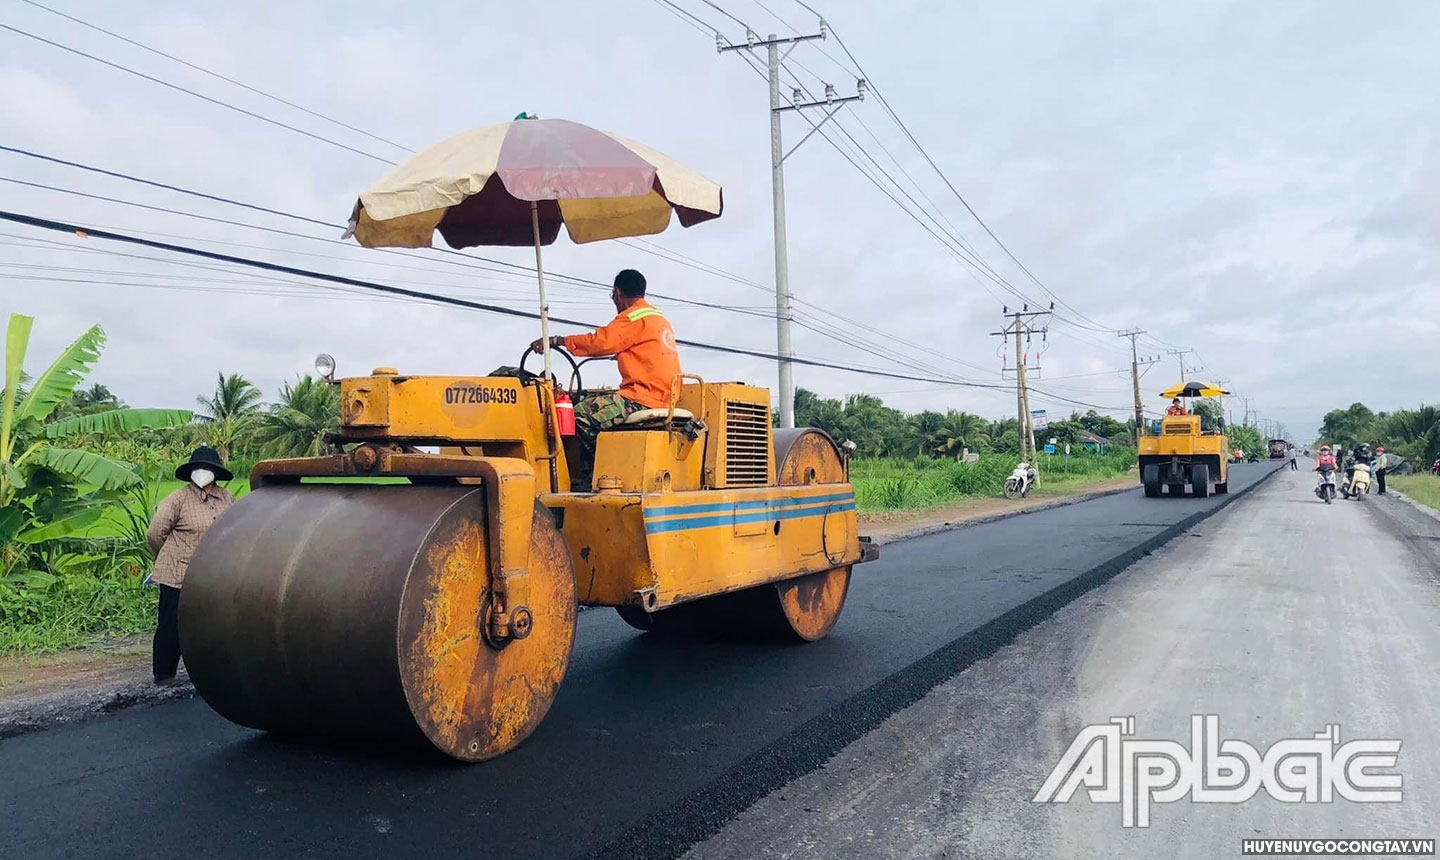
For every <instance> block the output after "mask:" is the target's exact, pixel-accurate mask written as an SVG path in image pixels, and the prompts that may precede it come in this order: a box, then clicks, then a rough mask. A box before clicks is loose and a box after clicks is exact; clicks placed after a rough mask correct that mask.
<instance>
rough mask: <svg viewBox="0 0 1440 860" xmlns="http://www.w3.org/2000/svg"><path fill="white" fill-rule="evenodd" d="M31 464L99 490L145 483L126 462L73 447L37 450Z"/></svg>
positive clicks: (117, 488)
mask: <svg viewBox="0 0 1440 860" xmlns="http://www.w3.org/2000/svg"><path fill="white" fill-rule="evenodd" d="M30 461H31V462H32V463H34V464H35V465H37V466H42V467H44V468H46V469H49V470H50V471H52V472H55V473H57V474H61V475H64V476H66V477H68V478H71V479H73V480H76V481H79V482H81V483H84V484H89V485H91V486H93V487H97V488H99V489H101V490H120V489H124V488H126V487H133V486H135V485H136V484H139V483H141V482H142V481H143V480H144V479H143V478H141V477H140V475H139V474H137V473H136V471H135V467H134V466H132V465H130V464H129V463H122V462H120V461H119V460H112V459H110V458H109V457H102V456H100V455H99V454H96V453H94V452H91V451H81V450H79V449H76V448H44V449H41V450H39V451H36V452H35V454H34V455H33V456H32V457H31V458H30Z"/></svg>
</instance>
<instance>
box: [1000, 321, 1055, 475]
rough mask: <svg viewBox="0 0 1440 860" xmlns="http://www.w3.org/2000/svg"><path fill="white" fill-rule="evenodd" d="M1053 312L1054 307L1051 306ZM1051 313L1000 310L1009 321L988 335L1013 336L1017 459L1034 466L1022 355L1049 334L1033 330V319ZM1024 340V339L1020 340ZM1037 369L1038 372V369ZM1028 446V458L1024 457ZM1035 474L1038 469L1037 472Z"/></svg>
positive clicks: (1033, 434)
mask: <svg viewBox="0 0 1440 860" xmlns="http://www.w3.org/2000/svg"><path fill="white" fill-rule="evenodd" d="M1051 307H1052V308H1053V307H1054V305H1053V304H1052V305H1051ZM1050 313H1051V311H1048V310H1045V311H1032V310H1030V306H1029V305H1025V306H1024V307H1023V308H1022V309H1020V310H1018V311H1016V312H1015V313H1011V312H1010V309H1009V308H1008V307H1007V308H1004V309H1002V314H1003V315H1004V317H1005V318H1006V319H1007V320H1008V322H1006V323H1005V327H1004V328H1003V329H1001V330H1000V331H992V332H990V334H992V335H994V336H996V337H1003V338H1007V339H1008V338H1009V337H1010V336H1011V335H1014V336H1015V414H1016V418H1017V419H1018V421H1019V422H1020V423H1019V425H1018V428H1017V432H1018V436H1019V442H1020V459H1022V460H1024V461H1025V462H1027V463H1029V464H1031V465H1032V466H1033V465H1035V422H1034V421H1032V420H1031V417H1030V391H1029V389H1028V388H1027V387H1026V385H1025V371H1026V370H1027V369H1028V368H1027V367H1026V364H1027V362H1028V361H1029V356H1028V355H1027V354H1026V353H1025V351H1024V349H1025V347H1024V343H1025V342H1028V341H1029V340H1030V336H1031V335H1032V334H1035V333H1036V332H1039V333H1040V334H1041V336H1044V334H1045V333H1046V332H1047V331H1049V328H1048V327H1042V328H1036V327H1035V326H1034V325H1033V324H1032V322H1031V320H1033V319H1035V318H1036V317H1041V316H1048V315H1049V314H1050ZM1022 336H1023V338H1022ZM1037 369H1038V368H1037ZM1027 444H1028V446H1029V447H1028V454H1027V447H1026V446H1027ZM1037 474H1038V469H1037Z"/></svg>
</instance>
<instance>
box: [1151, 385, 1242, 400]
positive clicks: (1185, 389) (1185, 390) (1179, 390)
mask: <svg viewBox="0 0 1440 860" xmlns="http://www.w3.org/2000/svg"><path fill="white" fill-rule="evenodd" d="M1229 393H1230V392H1228V391H1226V390H1225V389H1223V388H1221V387H1220V386H1218V385H1211V384H1210V383H1208V382H1185V383H1182V384H1180V385H1173V386H1171V387H1169V388H1167V389H1165V390H1164V391H1162V392H1160V396H1161V397H1163V398H1165V399H1166V400H1174V399H1175V398H1176V397H1223V396H1225V395H1226V394H1229Z"/></svg>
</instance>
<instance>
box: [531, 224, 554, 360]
mask: <svg viewBox="0 0 1440 860" xmlns="http://www.w3.org/2000/svg"><path fill="white" fill-rule="evenodd" d="M530 226H531V228H532V229H533V230H534V231H535V279H536V281H537V282H538V283H539V285H540V337H541V339H542V340H543V341H544V343H545V351H544V352H545V378H546V379H549V378H550V376H551V372H550V303H549V302H547V301H546V300H545V266H544V264H543V263H542V262H541V261H540V204H539V203H538V202H537V201H534V200H531V201H530Z"/></svg>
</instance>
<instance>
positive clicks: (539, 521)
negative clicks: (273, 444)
mask: <svg viewBox="0 0 1440 860" xmlns="http://www.w3.org/2000/svg"><path fill="white" fill-rule="evenodd" d="M486 506H487V505H486V501H485V494H484V492H483V491H482V490H480V489H479V488H477V487H474V486H422V487H412V486H404V485H387V486H375V485H353V484H351V485H345V484H305V485H298V486H278V487H265V488H262V489H259V490H257V491H255V492H253V493H251V494H250V495H249V496H246V497H245V498H243V499H241V500H240V501H239V502H237V503H236V504H235V506H234V507H233V508H231V510H230V511H228V512H227V513H226V515H225V516H224V517H222V518H221V519H219V520H217V521H216V524H215V526H214V527H213V528H212V529H211V531H210V533H209V534H208V535H207V536H206V538H205V540H204V541H203V542H202V543H201V545H200V547H199V548H198V549H197V550H196V553H195V556H194V558H193V560H192V561H191V564H190V569H189V572H188V574H187V575H186V581H185V590H184V594H183V597H184V599H183V600H182V601H181V604H182V605H181V608H180V631H181V633H180V638H181V650H182V651H183V653H184V655H185V664H186V666H187V667H188V669H189V672H190V677H191V679H192V680H193V681H194V682H195V689H196V691H197V692H198V693H199V694H200V695H201V696H202V697H203V698H204V699H205V701H206V702H208V703H209V704H210V706H211V707H212V708H214V709H215V710H216V711H218V712H219V713H220V714H221V715H222V716H224V717H226V718H228V719H230V720H231V721H233V722H236V723H239V724H241V725H244V726H249V727H252V728H256V729H263V730H266V731H272V732H282V733H298V734H309V735H321V736H336V737H344V738H356V739H365V740H378V741H389V742H397V741H398V742H414V743H420V744H424V743H428V744H430V745H431V746H434V747H435V748H437V749H439V750H440V751H442V752H444V753H445V754H447V755H450V756H452V757H454V758H457V759H461V760H464V761H481V760H484V759H488V758H493V757H495V756H498V755H500V754H502V753H504V752H506V751H508V750H510V749H512V748H514V747H515V746H516V745H518V744H519V743H520V742H521V741H523V740H524V739H525V738H526V737H527V736H528V735H529V734H530V733H531V732H532V731H534V729H535V727H536V726H537V725H539V723H540V720H541V719H542V718H543V717H544V716H545V713H546V711H548V710H549V708H550V704H551V702H552V701H553V700H554V697H555V692H556V689H557V688H558V687H559V685H560V682H561V680H562V679H563V678H564V676H565V670H566V667H567V666H568V665H569V661H570V651H571V647H572V645H573V643H574V640H575V580H574V573H573V570H572V567H571V563H570V554H569V552H568V550H567V549H566V547H565V543H564V539H563V538H562V537H561V535H560V533H559V531H558V530H557V529H556V528H555V525H554V522H553V521H552V520H551V518H550V515H549V513H548V512H547V511H546V510H545V509H544V508H543V507H541V506H539V505H538V504H537V505H536V507H535V513H534V517H533V520H532V523H533V525H532V530H531V538H530V557H529V562H528V564H529V567H528V569H527V572H526V574H525V576H524V579H525V580H526V588H525V589H524V592H525V595H526V596H525V597H524V600H523V608H522V606H521V605H520V604H513V605H512V606H511V612H512V616H513V615H519V614H521V613H522V612H525V613H528V616H529V621H530V623H529V632H528V635H527V636H526V637H525V638H523V639H510V640H507V641H503V642H492V641H489V640H488V639H487V637H486V636H485V635H484V631H486V630H487V629H488V625H487V622H488V620H489V616H490V610H491V606H492V595H491V594H490V591H489V585H490V574H489V570H488V567H487V565H488V563H489V554H490V547H489V542H488V534H487V515H486V513H487V512H486ZM522 629H523V628H522Z"/></svg>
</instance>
